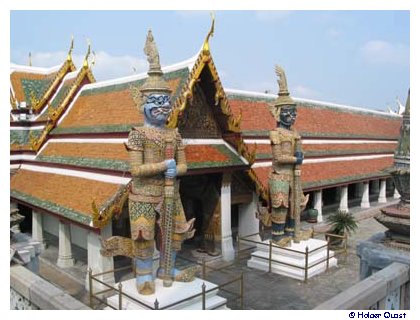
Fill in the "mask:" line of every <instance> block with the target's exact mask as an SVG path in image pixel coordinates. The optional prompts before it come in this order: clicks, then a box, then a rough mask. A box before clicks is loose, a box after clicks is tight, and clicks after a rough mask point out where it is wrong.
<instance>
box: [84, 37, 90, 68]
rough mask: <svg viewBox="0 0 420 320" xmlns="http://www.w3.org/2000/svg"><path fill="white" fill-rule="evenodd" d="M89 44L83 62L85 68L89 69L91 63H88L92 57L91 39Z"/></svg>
mask: <svg viewBox="0 0 420 320" xmlns="http://www.w3.org/2000/svg"><path fill="white" fill-rule="evenodd" d="M87 43H88V50H87V52H86V55H85V59H84V60H83V68H89V63H88V58H89V56H90V40H89V39H87Z"/></svg>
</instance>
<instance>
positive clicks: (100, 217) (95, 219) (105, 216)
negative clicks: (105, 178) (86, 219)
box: [91, 184, 130, 228]
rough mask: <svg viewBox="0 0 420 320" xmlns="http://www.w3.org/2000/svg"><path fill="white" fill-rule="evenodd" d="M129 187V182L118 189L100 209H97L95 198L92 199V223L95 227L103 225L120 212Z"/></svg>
mask: <svg viewBox="0 0 420 320" xmlns="http://www.w3.org/2000/svg"><path fill="white" fill-rule="evenodd" d="M129 188H130V184H127V185H126V186H125V187H124V188H123V189H121V190H120V191H118V192H117V193H116V194H115V195H114V197H113V198H112V200H111V202H110V203H109V204H107V205H106V207H105V208H103V209H102V210H99V209H98V207H97V205H96V202H95V200H94V199H93V200H92V204H91V206H92V224H93V226H94V227H95V228H103V227H105V226H106V225H107V224H108V223H109V221H110V220H111V219H112V217H113V216H115V215H119V214H121V212H122V208H123V206H124V203H125V202H126V201H127V199H128V190H129Z"/></svg>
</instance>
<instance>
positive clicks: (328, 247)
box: [327, 238, 330, 270]
mask: <svg viewBox="0 0 420 320" xmlns="http://www.w3.org/2000/svg"><path fill="white" fill-rule="evenodd" d="M329 268H330V238H328V241H327V270H328V269H329Z"/></svg>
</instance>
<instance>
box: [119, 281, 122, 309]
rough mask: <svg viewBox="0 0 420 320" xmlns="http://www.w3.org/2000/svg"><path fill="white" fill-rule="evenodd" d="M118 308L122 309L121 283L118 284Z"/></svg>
mask: <svg viewBox="0 0 420 320" xmlns="http://www.w3.org/2000/svg"><path fill="white" fill-rule="evenodd" d="M118 310H122V283H121V282H120V283H119V284H118Z"/></svg>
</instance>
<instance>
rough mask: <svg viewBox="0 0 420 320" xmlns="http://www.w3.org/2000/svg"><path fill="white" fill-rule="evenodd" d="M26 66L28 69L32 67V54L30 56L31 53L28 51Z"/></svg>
mask: <svg viewBox="0 0 420 320" xmlns="http://www.w3.org/2000/svg"><path fill="white" fill-rule="evenodd" d="M28 65H29V66H30V67H32V54H31V52H30V51H29V55H28Z"/></svg>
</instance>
